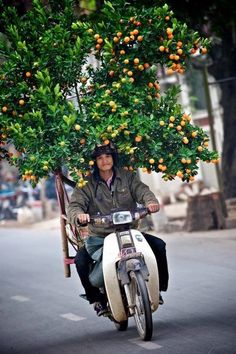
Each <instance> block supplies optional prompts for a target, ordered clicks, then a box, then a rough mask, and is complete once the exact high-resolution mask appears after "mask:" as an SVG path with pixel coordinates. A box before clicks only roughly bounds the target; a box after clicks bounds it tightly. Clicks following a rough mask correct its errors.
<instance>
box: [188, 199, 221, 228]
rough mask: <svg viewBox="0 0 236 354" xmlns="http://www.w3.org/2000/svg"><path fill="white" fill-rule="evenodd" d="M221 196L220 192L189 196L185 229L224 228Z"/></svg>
mask: <svg viewBox="0 0 236 354" xmlns="http://www.w3.org/2000/svg"><path fill="white" fill-rule="evenodd" d="M221 198H222V195H221V194H220V193H219V192H216V193H211V194H206V195H196V196H192V197H189V200H188V208H187V217H186V222H185V225H184V229H186V231H188V232H191V231H207V230H212V229H224V228H225V217H224V212H223V209H222V200H221Z"/></svg>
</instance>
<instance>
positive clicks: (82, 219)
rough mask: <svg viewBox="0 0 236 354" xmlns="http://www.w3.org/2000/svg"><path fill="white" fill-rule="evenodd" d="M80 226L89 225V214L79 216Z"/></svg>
mask: <svg viewBox="0 0 236 354" xmlns="http://www.w3.org/2000/svg"><path fill="white" fill-rule="evenodd" d="M77 218H78V220H79V223H80V224H87V223H88V222H89V221H90V217H89V214H77Z"/></svg>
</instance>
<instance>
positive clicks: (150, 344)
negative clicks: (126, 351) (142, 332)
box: [129, 337, 162, 350]
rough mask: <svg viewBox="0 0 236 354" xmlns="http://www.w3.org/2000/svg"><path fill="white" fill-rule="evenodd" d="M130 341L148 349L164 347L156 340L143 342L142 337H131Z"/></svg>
mask: <svg viewBox="0 0 236 354" xmlns="http://www.w3.org/2000/svg"><path fill="white" fill-rule="evenodd" d="M129 342H131V343H133V344H136V345H138V346H140V347H142V348H144V349H147V350H153V349H160V348H162V346H161V345H159V344H156V343H154V342H143V341H142V339H140V338H139V337H138V338H134V339H129Z"/></svg>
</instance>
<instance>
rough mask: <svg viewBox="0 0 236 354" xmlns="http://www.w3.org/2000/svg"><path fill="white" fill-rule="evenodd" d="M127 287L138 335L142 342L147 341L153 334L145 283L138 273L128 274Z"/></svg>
mask: <svg viewBox="0 0 236 354" xmlns="http://www.w3.org/2000/svg"><path fill="white" fill-rule="evenodd" d="M129 287H130V295H131V300H132V304H133V305H134V320H135V323H136V328H137V331H138V334H139V336H140V337H141V339H142V340H144V341H149V340H151V338H152V332H153V322H152V310H151V305H150V301H149V296H148V291H147V287H146V282H145V280H144V279H143V276H142V273H141V272H140V271H131V272H130V284H129Z"/></svg>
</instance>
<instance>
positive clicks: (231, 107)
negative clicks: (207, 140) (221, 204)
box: [209, 30, 236, 199]
mask: <svg viewBox="0 0 236 354" xmlns="http://www.w3.org/2000/svg"><path fill="white" fill-rule="evenodd" d="M219 50H221V53H219ZM219 54H220V55H219ZM213 60H214V63H213V65H212V67H210V68H209V71H210V72H211V73H212V74H213V75H214V77H215V78H216V80H225V81H222V82H219V84H220V87H221V91H222V97H221V105H222V107H223V126H224V142H223V154H222V177H223V178H222V179H223V193H224V197H225V198H226V199H228V198H235V197H236V138H235V135H236V99H235V96H236V69H235V63H236V43H234V35H233V30H232V33H229V32H228V33H225V35H224V37H222V43H221V46H220V48H219V47H218V48H217V51H216V56H215V58H213Z"/></svg>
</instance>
